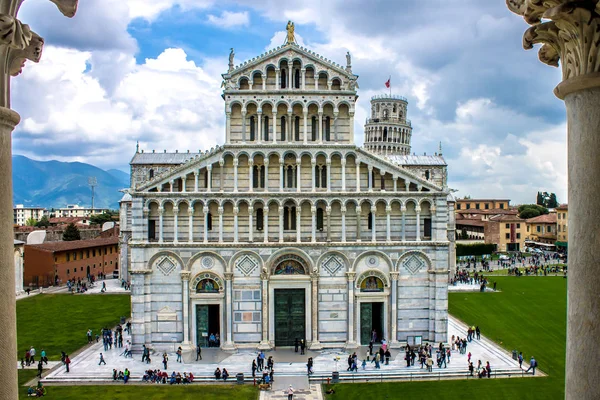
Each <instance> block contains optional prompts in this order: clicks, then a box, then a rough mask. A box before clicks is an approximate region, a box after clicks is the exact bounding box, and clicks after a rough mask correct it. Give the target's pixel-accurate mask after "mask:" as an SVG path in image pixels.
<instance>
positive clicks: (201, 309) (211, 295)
mask: <svg viewBox="0 0 600 400" xmlns="http://www.w3.org/2000/svg"><path fill="white" fill-rule="evenodd" d="M190 289H191V292H192V298H193V299H196V300H195V303H196V304H195V310H194V311H195V320H196V341H197V343H198V344H199V345H200V346H202V347H221V343H222V342H223V340H224V338H223V335H222V333H223V329H222V328H223V327H222V325H223V324H222V313H223V309H222V300H221V299H222V297H223V290H224V287H223V281H222V280H221V278H220V277H219V276H218V275H216V274H213V273H210V272H204V273H200V274H199V275H197V276H196V278H195V279H194V280H193V281H192V282H191V284H190ZM198 303H200V304H198Z"/></svg>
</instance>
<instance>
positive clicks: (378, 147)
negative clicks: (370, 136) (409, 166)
mask: <svg viewBox="0 0 600 400" xmlns="http://www.w3.org/2000/svg"><path fill="white" fill-rule="evenodd" d="M365 149H367V150H369V151H371V152H373V153H375V154H381V155H383V156H387V155H394V154H399V155H404V156H408V155H410V146H409V145H405V144H373V143H369V144H365Z"/></svg>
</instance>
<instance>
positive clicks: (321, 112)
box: [319, 110, 323, 143]
mask: <svg viewBox="0 0 600 400" xmlns="http://www.w3.org/2000/svg"><path fill="white" fill-rule="evenodd" d="M319 143H323V110H319Z"/></svg>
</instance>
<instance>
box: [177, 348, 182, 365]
mask: <svg viewBox="0 0 600 400" xmlns="http://www.w3.org/2000/svg"><path fill="white" fill-rule="evenodd" d="M181 353H182V349H181V346H179V347H178V348H177V362H178V363H180V362H181Z"/></svg>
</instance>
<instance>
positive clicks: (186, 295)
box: [179, 271, 193, 349]
mask: <svg viewBox="0 0 600 400" xmlns="http://www.w3.org/2000/svg"><path fill="white" fill-rule="evenodd" d="M179 275H180V277H181V299H182V301H183V310H182V318H183V346H182V347H187V348H188V349H191V347H193V345H192V342H191V341H190V271H181V272H180V273H179Z"/></svg>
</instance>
